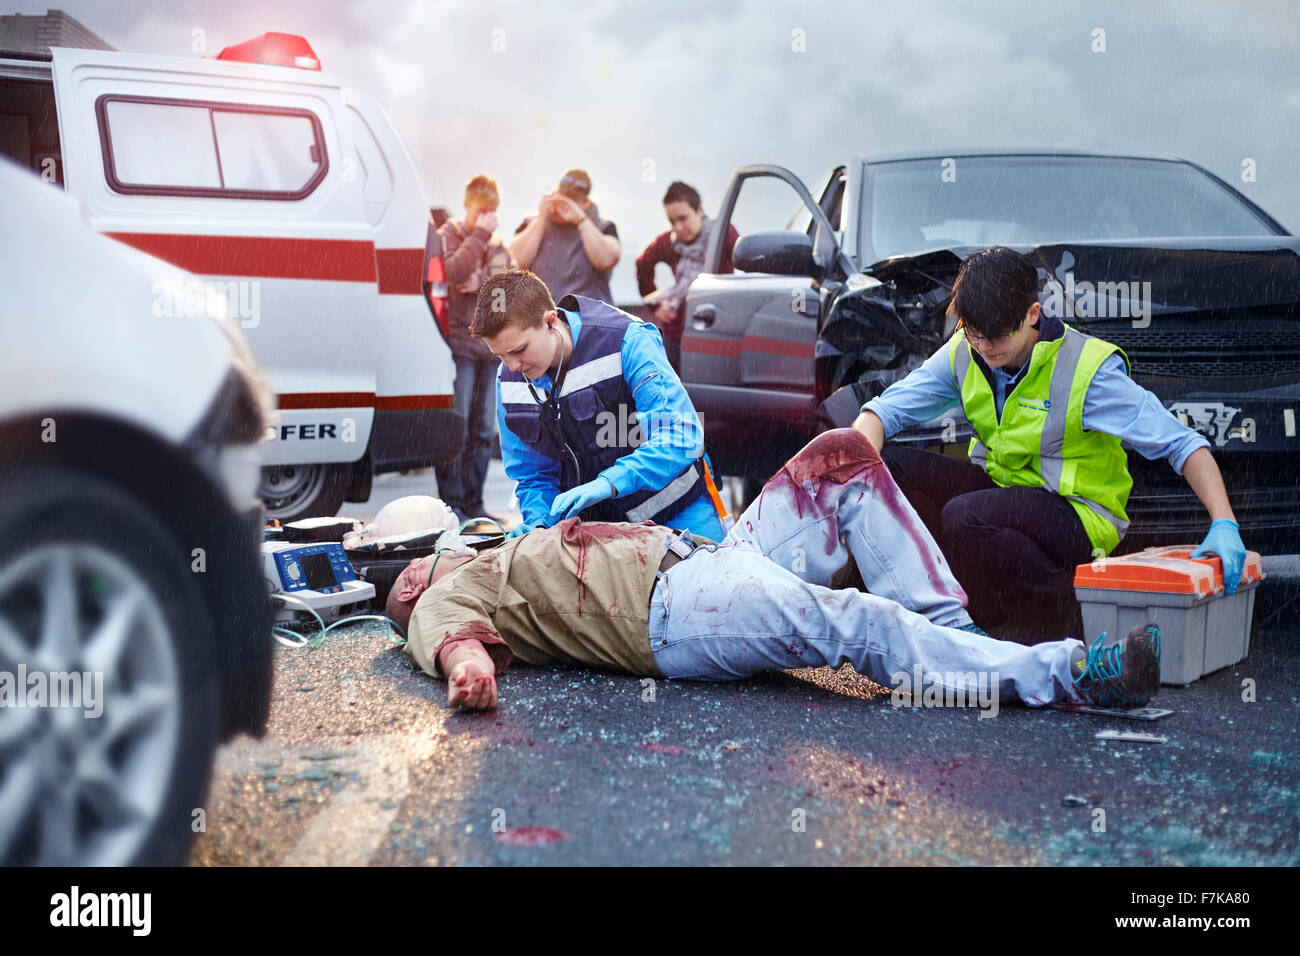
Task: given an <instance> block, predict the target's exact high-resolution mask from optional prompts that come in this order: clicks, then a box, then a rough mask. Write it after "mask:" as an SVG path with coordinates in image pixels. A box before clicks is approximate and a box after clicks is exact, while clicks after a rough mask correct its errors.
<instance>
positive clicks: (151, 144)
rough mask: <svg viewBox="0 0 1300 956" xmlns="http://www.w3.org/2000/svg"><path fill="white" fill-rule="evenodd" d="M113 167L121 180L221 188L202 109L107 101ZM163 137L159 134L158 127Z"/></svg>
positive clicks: (208, 129)
mask: <svg viewBox="0 0 1300 956" xmlns="http://www.w3.org/2000/svg"><path fill="white" fill-rule="evenodd" d="M107 106H108V109H107V118H108V130H109V135H110V137H111V144H112V151H113V152H112V155H113V167H114V171H115V172H116V174H117V178H118V180H119V181H121V182H123V183H138V184H141V185H143V184H148V185H151V186H198V187H205V188H209V189H220V188H221V173H220V172H219V171H218V169H217V149H216V144H214V143H213V141H212V123H211V121H210V120H209V119H208V111H207V110H206V109H198V108H195V107H190V106H162V105H159V104H157V103H131V102H122V101H120V100H114V101H111V102H109V103H108V104H107ZM164 130H165V131H166V135H165V136H164V135H161V133H162V131H164Z"/></svg>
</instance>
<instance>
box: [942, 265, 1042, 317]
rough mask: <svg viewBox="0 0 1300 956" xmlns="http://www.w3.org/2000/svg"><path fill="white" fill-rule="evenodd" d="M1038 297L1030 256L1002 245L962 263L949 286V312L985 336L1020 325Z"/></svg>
mask: <svg viewBox="0 0 1300 956" xmlns="http://www.w3.org/2000/svg"><path fill="white" fill-rule="evenodd" d="M1037 301H1038V270H1037V269H1035V268H1034V263H1033V260H1032V259H1030V258H1029V257H1028V256H1026V255H1022V254H1021V253H1019V252H1016V251H1015V250H1014V249H1008V248H1006V247H1005V246H993V247H992V248H989V249H985V250H983V251H982V252H977V253H975V254H974V255H973V256H971V257H970V258H968V259H967V260H966V261H965V262H963V263H962V266H961V271H959V272H958V273H957V281H956V282H954V283H953V286H952V300H951V301H950V302H949V303H948V315H950V316H951V317H953V318H955V319H958V320H960V321H961V323H962V326H963V327H965V326H969V327H970V328H972V329H974V330H975V332H977V333H978V334H979V335H982V336H984V337H985V338H998V337H1000V336H1003V335H1008V334H1010V333H1011V332H1014V331H1015V330H1016V329H1018V328H1019V327H1020V323H1021V322H1023V321H1024V318H1025V313H1026V312H1028V311H1029V309H1030V307H1031V306H1032V305H1033V304H1034V303H1035V302H1037Z"/></svg>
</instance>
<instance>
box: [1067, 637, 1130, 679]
mask: <svg viewBox="0 0 1300 956" xmlns="http://www.w3.org/2000/svg"><path fill="white" fill-rule="evenodd" d="M1105 643H1106V632H1105V631H1102V632H1101V636H1100V637H1098V638H1097V639H1096V640H1095V641H1093V642H1092V646H1091V647H1089V648H1088V660H1087V663H1086V664H1085V666H1084V669H1083V673H1082V674H1080V675H1079V676H1078V677H1077V678H1075V681H1074V682H1075V683H1076V684H1081V685H1082V684H1084V682H1085V681H1087V684H1088V685H1090V686H1096V685H1098V684H1101V683H1102V682H1104V681H1108V680H1119V679H1120V677H1121V674H1122V672H1123V666H1124V665H1123V657H1124V646H1123V644H1122V643H1121V644H1112V645H1111V646H1110V647H1106V646H1105Z"/></svg>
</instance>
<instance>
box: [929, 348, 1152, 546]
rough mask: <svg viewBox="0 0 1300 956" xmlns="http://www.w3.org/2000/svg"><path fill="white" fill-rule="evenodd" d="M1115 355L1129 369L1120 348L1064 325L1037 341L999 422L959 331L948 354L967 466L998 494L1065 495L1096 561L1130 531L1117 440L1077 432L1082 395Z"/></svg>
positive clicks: (1128, 480) (1127, 486)
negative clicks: (966, 435)
mask: <svg viewBox="0 0 1300 956" xmlns="http://www.w3.org/2000/svg"><path fill="white" fill-rule="evenodd" d="M1115 352H1118V353H1119V354H1120V356H1121V357H1123V359H1124V363H1125V365H1126V366H1127V365H1128V357H1127V356H1126V355H1124V352H1123V351H1122V350H1121V349H1120V348H1119V347H1118V346H1115V345H1111V344H1110V343H1109V342H1103V341H1102V340H1101V339H1097V338H1093V337H1092V336H1089V335H1084V334H1083V333H1082V332H1079V331H1077V330H1075V329H1072V328H1070V327H1069V326H1068V325H1067V326H1066V327H1065V334H1064V335H1063V336H1062V337H1061V338H1059V339H1056V340H1054V341H1051V342H1038V343H1037V344H1036V345H1035V346H1034V350H1033V353H1032V355H1031V356H1030V359H1029V369H1028V371H1026V372H1025V376H1024V378H1022V379H1021V380H1020V382H1019V383H1018V384H1017V385H1016V387H1015V388H1014V389H1012V390H1011V392H1010V393H1009V394H1008V395H1007V396H1006V401H1005V402H1004V403H1003V406H1002V419H1001V421H999V420H998V415H997V406H996V404H995V402H994V399H993V388H992V386H990V384H989V381H988V379H987V378H986V377H985V375H984V373H983V372H982V371H981V370H980V368H979V367H978V366H977V365H976V363H975V362H974V361H973V360H972V357H971V349H970V343H969V342H967V340H966V334H965V332H958V333H957V334H956V335H954V336H953V337H952V339H951V340H950V341H949V349H948V365H949V368H950V369H951V370H952V374H953V376H954V377H955V379H956V382H957V385H958V387H959V388H960V389H961V401H962V407H963V408H964V410H965V412H966V418H967V419H969V421H970V423H971V426H972V427H973V428H974V429H975V433H976V435H978V436H979V437H977V438H972V439H971V443H970V459H971V461H972V462H974V463H975V464H977V465H979V466H980V467H981V468H983V469H984V471H985V472H987V474H988V476H989V477H990V478H991V479H993V481H994V483H995V484H997V485H999V486H1001V487H1003V488H1009V487H1013V486H1022V487H1029V488H1047V489H1048V490H1050V491H1054V492H1056V493H1057V494H1058V495H1062V496H1064V497H1065V498H1066V499H1068V500H1069V502H1070V504H1071V505H1072V506H1073V508H1074V510H1075V512H1076V513H1078V515H1079V520H1080V521H1082V522H1083V528H1084V531H1085V532H1086V533H1087V535H1088V540H1089V541H1091V542H1092V545H1093V548H1094V549H1098V550H1100V553H1101V554H1100V555H1098V556H1101V555H1106V554H1110V552H1111V551H1113V550H1114V549H1115V546H1116V545H1118V544H1119V541H1120V538H1122V537H1123V535H1124V532H1125V531H1126V530H1127V529H1128V524H1129V522H1128V515H1127V514H1126V513H1125V511H1124V506H1125V505H1126V504H1127V503H1128V495H1129V491H1130V490H1131V489H1132V488H1133V479H1132V477H1131V476H1130V475H1129V473H1128V459H1127V457H1126V456H1125V454H1124V450H1123V448H1121V447H1120V440H1119V439H1118V438H1116V437H1115V436H1114V435H1108V434H1106V433H1105V432H1098V431H1085V430H1084V427H1083V397H1084V394H1085V393H1086V392H1087V390H1088V385H1089V383H1091V382H1092V379H1093V376H1094V375H1096V374H1097V369H1099V368H1101V363H1102V362H1104V361H1105V360H1106V359H1107V358H1109V357H1110V355H1111V354H1112V353H1115Z"/></svg>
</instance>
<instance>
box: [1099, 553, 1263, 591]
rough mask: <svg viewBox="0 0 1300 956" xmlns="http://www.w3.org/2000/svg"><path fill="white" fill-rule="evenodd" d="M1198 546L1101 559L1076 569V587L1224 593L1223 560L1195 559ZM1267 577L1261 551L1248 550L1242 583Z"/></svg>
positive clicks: (1212, 558) (1213, 558)
mask: <svg viewBox="0 0 1300 956" xmlns="http://www.w3.org/2000/svg"><path fill="white" fill-rule="evenodd" d="M1196 547H1197V546H1196V545H1172V546H1169V547H1163V548H1147V549H1146V550H1145V551H1139V552H1137V553H1136V554H1125V555H1122V556H1120V557H1118V558H1099V559H1097V560H1096V561H1092V562H1090V563H1088V564H1081V565H1079V566H1078V567H1076V568H1075V570H1074V586H1075V587H1079V588H1103V589H1110V590H1116V591H1158V592H1161V593H1163V594H1195V595H1198V596H1202V597H1203V596H1205V595H1207V594H1217V593H1218V592H1220V591H1222V590H1223V561H1222V560H1221V559H1220V558H1218V557H1217V556H1215V557H1210V558H1192V556H1191V554H1192V552H1193V551H1195V550H1196ZM1263 578H1264V571H1263V564H1262V563H1261V562H1260V559H1259V552H1257V551H1247V552H1246V562H1245V565H1244V566H1243V567H1242V571H1241V583H1242V584H1249V583H1250V582H1252V581H1260V580H1263Z"/></svg>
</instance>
